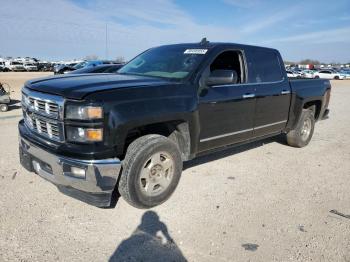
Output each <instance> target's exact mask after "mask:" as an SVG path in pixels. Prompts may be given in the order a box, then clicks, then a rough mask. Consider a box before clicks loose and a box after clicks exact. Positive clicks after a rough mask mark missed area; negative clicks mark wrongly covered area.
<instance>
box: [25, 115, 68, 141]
mask: <svg viewBox="0 0 350 262" xmlns="http://www.w3.org/2000/svg"><path fill="white" fill-rule="evenodd" d="M23 114H24V121H25V123H26V125H27V126H28V127H29V128H30V129H32V130H33V131H35V132H37V133H38V134H40V135H42V136H45V137H48V138H50V139H53V140H56V141H62V140H63V126H60V124H59V123H58V122H57V121H52V120H49V119H45V118H43V117H40V116H37V115H34V114H30V113H28V112H24V113H23Z"/></svg>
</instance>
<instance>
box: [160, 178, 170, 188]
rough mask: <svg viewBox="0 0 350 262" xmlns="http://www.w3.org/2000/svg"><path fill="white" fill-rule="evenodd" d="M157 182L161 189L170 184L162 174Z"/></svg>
mask: <svg viewBox="0 0 350 262" xmlns="http://www.w3.org/2000/svg"><path fill="white" fill-rule="evenodd" d="M158 184H159V185H160V186H161V187H162V188H163V189H166V188H167V187H168V185H169V184H170V180H168V179H167V178H166V177H165V176H162V177H161V179H159V181H158Z"/></svg>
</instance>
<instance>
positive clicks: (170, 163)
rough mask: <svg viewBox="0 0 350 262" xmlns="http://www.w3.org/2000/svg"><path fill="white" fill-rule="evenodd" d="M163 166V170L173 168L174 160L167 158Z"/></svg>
mask: <svg viewBox="0 0 350 262" xmlns="http://www.w3.org/2000/svg"><path fill="white" fill-rule="evenodd" d="M162 166H163V170H164V171H166V170H168V169H169V168H172V166H173V162H172V161H171V160H170V159H165V160H164V161H163V162H162Z"/></svg>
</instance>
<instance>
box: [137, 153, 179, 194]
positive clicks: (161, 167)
mask: <svg viewBox="0 0 350 262" xmlns="http://www.w3.org/2000/svg"><path fill="white" fill-rule="evenodd" d="M173 172H174V160H173V158H172V157H171V156H170V155H169V154H168V153H166V152H157V153H155V154H154V155H152V156H151V157H150V158H148V160H147V161H145V163H144V165H143V168H142V169H141V172H140V177H139V184H140V187H141V191H143V193H144V194H145V195H147V196H156V195H159V194H161V193H163V192H164V191H165V190H166V189H167V188H168V187H169V185H170V183H171V181H172V178H173Z"/></svg>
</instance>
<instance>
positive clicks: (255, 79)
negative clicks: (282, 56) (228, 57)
mask: <svg viewBox="0 0 350 262" xmlns="http://www.w3.org/2000/svg"><path fill="white" fill-rule="evenodd" d="M251 60H252V62H251V63H249V65H250V66H251V67H250V70H249V82H250V83H263V82H277V81H281V80H282V79H283V74H282V69H281V64H280V61H279V58H278V56H277V54H276V52H275V51H274V50H270V49H263V48H261V49H260V48H259V49H256V50H254V51H252V53H251Z"/></svg>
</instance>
